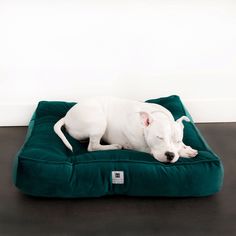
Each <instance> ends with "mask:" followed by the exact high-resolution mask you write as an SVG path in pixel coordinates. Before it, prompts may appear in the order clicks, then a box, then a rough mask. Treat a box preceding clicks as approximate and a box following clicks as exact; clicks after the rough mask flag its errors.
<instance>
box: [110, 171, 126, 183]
mask: <svg viewBox="0 0 236 236" xmlns="http://www.w3.org/2000/svg"><path fill="white" fill-rule="evenodd" d="M111 175H112V183H113V184H124V171H112V172H111Z"/></svg>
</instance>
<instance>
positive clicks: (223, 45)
mask: <svg viewBox="0 0 236 236" xmlns="http://www.w3.org/2000/svg"><path fill="white" fill-rule="evenodd" d="M235 87H236V1H233V0H232V1H229V0H222V1H217V0H215V1H213V0H204V1H200V0H198V1H195V0H192V1H187V0H186V1H183V0H166V1H158V0H153V1H152V0H135V1H125V0H119V1H115V0H110V1H108V0H82V1H79V0H78V1H72V0H64V1H56V0H55V1H54V0H47V1H46V0H44V1H42V0H37V1H36V0H31V1H24V0H0V111H1V115H0V125H26V124H27V123H28V121H29V118H30V116H31V113H32V112H33V109H34V108H35V106H36V104H37V102H38V101H39V100H67V101H77V100H79V98H81V97H87V96H93V95H115V96H119V97H127V98H132V99H139V100H146V99H149V98H156V97H159V96H168V95H171V94H178V95H180V96H181V97H182V99H183V101H184V102H185V104H186V105H187V107H188V109H189V110H190V112H191V113H192V114H193V118H194V120H195V121H197V122H214V121H236V92H235Z"/></svg>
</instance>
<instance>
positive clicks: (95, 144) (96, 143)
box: [88, 135, 122, 152]
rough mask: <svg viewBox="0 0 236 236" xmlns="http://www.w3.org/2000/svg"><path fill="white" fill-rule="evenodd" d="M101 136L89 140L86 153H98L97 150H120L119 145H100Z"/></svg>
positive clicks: (94, 136)
mask: <svg viewBox="0 0 236 236" xmlns="http://www.w3.org/2000/svg"><path fill="white" fill-rule="evenodd" d="M101 138H102V136H101V135H93V136H91V137H90V138H89V145H88V151H90V152H91V151H99V150H114V149H122V146H121V145H120V144H109V145H101V144H100V141H101Z"/></svg>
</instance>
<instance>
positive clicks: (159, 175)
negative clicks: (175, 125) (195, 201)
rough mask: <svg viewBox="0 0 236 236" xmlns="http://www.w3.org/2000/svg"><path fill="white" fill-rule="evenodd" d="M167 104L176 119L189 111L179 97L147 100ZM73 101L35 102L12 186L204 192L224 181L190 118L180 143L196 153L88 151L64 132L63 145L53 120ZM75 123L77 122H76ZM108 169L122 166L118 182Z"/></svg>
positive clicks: (68, 194) (40, 190)
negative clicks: (165, 159) (168, 160)
mask: <svg viewBox="0 0 236 236" xmlns="http://www.w3.org/2000/svg"><path fill="white" fill-rule="evenodd" d="M147 102H151V103H158V104H161V105H162V106H164V107H166V108H167V109H169V110H170V111H171V112H172V114H173V116H174V117H175V119H177V118H179V117H181V116H182V115H187V116H188V117H189V118H190V119H191V116H190V115H189V113H188V112H187V111H186V109H185V107H184V106H183V104H182V102H181V100H180V98H179V97H178V96H170V97H166V98H159V99H153V100H149V101H147ZM74 104H75V103H68V102H47V101H42V102H39V104H38V107H37V109H36V111H35V113H34V115H33V117H32V119H31V121H30V124H29V128H28V133H27V137H26V140H25V143H24V145H23V147H22V148H21V149H20V151H19V152H18V154H17V156H16V158H15V163H14V170H13V180H14V183H15V185H16V186H17V187H18V188H19V189H20V190H21V191H22V192H24V193H26V194H29V195H33V196H43V197H63V198H75V197H99V196H103V195H114V194H122V195H130V196H169V197H186V196H207V195H211V194H214V193H216V192H218V191H219V190H220V189H221V186H222V183H223V166H222V163H221V160H220V159H219V157H218V156H217V155H216V154H215V153H214V152H213V151H212V150H211V149H210V147H209V146H208V145H207V143H206V141H205V140H204V138H203V137H202V136H201V134H200V132H199V130H198V129H197V128H196V126H195V125H194V123H193V121H192V119H191V121H192V122H190V123H187V122H185V129H184V142H185V144H187V145H190V146H192V147H193V148H195V149H197V150H198V152H199V154H198V155H197V157H195V158H191V159H187V158H180V159H179V160H178V161H177V162H176V163H173V164H165V163H161V162H159V161H157V160H155V159H154V158H153V157H152V156H151V155H149V154H147V153H142V152H137V151H132V150H109V151H95V152H87V143H82V142H81V143H80V142H79V141H77V140H75V139H73V138H72V137H70V136H69V135H68V134H67V133H66V132H65V135H66V137H67V138H68V140H69V142H70V143H71V144H72V146H73V150H74V152H73V153H72V152H71V151H70V150H68V149H67V148H66V147H65V145H64V144H63V143H62V141H61V140H60V139H59V137H58V136H57V135H56V134H55V133H54V130H53V126H54V124H55V123H56V122H57V121H58V120H59V119H60V118H61V117H63V116H65V114H66V112H67V111H68V110H69V109H70V108H71V107H72V106H73V105H74ZM78 122H79V121H78ZM112 171H122V172H123V174H124V182H123V184H122V183H121V184H115V183H112Z"/></svg>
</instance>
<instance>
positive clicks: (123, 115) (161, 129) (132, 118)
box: [54, 97, 198, 163]
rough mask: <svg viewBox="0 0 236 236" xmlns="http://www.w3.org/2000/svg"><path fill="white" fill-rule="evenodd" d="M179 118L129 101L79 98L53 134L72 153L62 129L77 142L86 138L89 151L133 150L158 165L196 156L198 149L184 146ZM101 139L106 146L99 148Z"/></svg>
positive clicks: (181, 119)
mask: <svg viewBox="0 0 236 236" xmlns="http://www.w3.org/2000/svg"><path fill="white" fill-rule="evenodd" d="M183 120H185V121H189V119H188V118H187V117H186V116H182V117H181V118H179V119H178V120H177V121H175V120H174V118H173V116H172V114H171V113H170V112H169V111H168V110H167V109H166V108H164V107H162V106H160V105H157V104H152V103H145V102H139V101H132V100H128V99H120V98H114V97H95V98H90V99H82V100H80V102H79V103H78V104H76V105H74V106H73V107H72V108H71V109H70V110H69V111H68V112H67V114H66V116H65V117H63V118H62V119H60V120H59V121H58V122H57V123H56V124H55V126H54V131H55V132H56V134H57V135H58V136H59V137H60V138H61V140H62V141H63V142H64V144H65V145H66V146H67V147H68V148H69V149H70V150H71V151H72V146H71V145H70V143H69V142H68V140H67V139H66V138H65V136H64V134H63V133H62V131H61V127H62V126H63V125H65V128H66V130H67V132H68V133H69V134H70V135H71V136H72V137H73V138H75V139H77V140H84V139H87V138H89V145H88V151H97V150H110V149H121V148H125V149H133V150H137V151H141V152H147V153H150V154H152V155H153V156H154V158H155V159H157V160H158V161H161V162H171V163H174V162H176V161H177V160H178V159H179V157H180V156H181V157H186V158H189V157H195V156H196V155H197V153H198V152H197V150H194V149H192V148H191V147H190V146H186V145H185V144H184V143H183V141H182V139H183V129H184V126H183V123H182V121H183ZM101 139H103V140H104V141H105V142H107V143H108V144H109V145H101V144H100V141H101Z"/></svg>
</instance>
